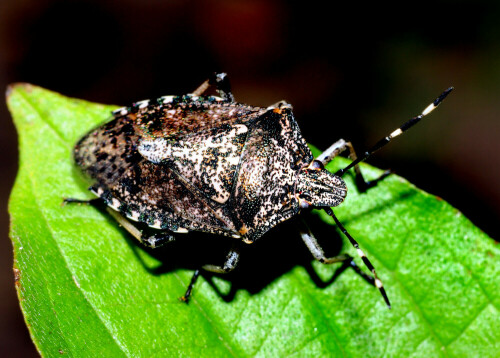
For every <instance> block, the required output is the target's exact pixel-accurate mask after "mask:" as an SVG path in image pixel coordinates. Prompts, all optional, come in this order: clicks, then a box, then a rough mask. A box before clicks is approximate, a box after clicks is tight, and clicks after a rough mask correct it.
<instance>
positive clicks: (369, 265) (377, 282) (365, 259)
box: [324, 208, 391, 308]
mask: <svg viewBox="0 0 500 358" xmlns="http://www.w3.org/2000/svg"><path fill="white" fill-rule="evenodd" d="M324 210H325V212H326V213H327V214H328V215H330V216H331V217H332V218H333V220H334V221H335V224H336V225H337V227H338V228H339V229H340V231H342V233H343V234H344V235H345V236H347V238H348V239H349V241H350V243H351V244H352V246H354V248H355V249H356V252H357V253H358V255H359V257H360V258H361V260H363V263H364V264H365V266H366V267H367V268H368V270H370V271H371V273H372V274H373V277H374V279H375V286H376V287H377V288H378V289H379V291H380V293H381V294H382V297H383V298H384V301H385V303H386V304H387V306H388V307H389V308H391V303H390V302H389V298H388V297H387V293H386V292H385V289H384V285H383V284H382V281H381V280H380V279H379V278H378V275H377V272H376V271H375V267H373V265H372V263H371V262H370V260H368V257H366V255H365V253H364V252H363V251H362V250H361V249H360V248H359V244H358V242H357V241H356V240H354V238H353V237H352V236H351V234H349V233H348V232H347V230H346V228H345V227H344V225H342V223H341V222H340V221H339V219H337V217H336V216H335V214H334V213H333V210H332V209H331V208H324Z"/></svg>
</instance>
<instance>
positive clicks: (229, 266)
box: [203, 246, 240, 273]
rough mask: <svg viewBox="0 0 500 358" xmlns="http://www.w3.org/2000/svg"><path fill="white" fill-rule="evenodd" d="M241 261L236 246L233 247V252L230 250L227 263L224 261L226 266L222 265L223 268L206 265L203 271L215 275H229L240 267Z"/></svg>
mask: <svg viewBox="0 0 500 358" xmlns="http://www.w3.org/2000/svg"><path fill="white" fill-rule="evenodd" d="M239 260H240V251H239V250H238V248H237V247H236V246H233V247H232V248H231V250H229V252H228V254H227V256H226V261H224V264H222V266H218V265H204V266H203V269H204V270H206V271H210V272H215V273H229V272H231V271H233V270H234V269H235V267H236V266H237V265H238V262H239Z"/></svg>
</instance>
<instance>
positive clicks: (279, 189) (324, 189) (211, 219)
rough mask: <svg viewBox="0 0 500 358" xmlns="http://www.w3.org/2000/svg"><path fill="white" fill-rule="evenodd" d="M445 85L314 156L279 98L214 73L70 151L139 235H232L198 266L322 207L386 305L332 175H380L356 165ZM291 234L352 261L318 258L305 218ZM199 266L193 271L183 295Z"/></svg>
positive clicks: (151, 240) (125, 114)
mask: <svg viewBox="0 0 500 358" xmlns="http://www.w3.org/2000/svg"><path fill="white" fill-rule="evenodd" d="M209 85H215V86H216V89H217V91H218V93H219V95H220V97H216V96H201V94H202V93H203V92H205V90H206V89H207V88H208V87H209ZM449 91H450V90H448V91H447V92H445V93H444V94H443V95H441V96H440V97H439V98H438V99H437V100H436V101H435V102H434V103H433V104H432V105H431V106H429V107H428V108H427V109H426V110H425V111H424V112H423V113H422V114H421V115H420V116H418V117H415V118H414V119H412V120H411V121H413V122H411V121H409V122H407V123H405V124H404V125H403V126H402V127H401V128H399V129H397V130H396V131H394V132H393V133H392V134H391V135H390V136H388V137H386V138H384V139H383V140H382V141H380V142H379V143H378V144H377V145H376V146H375V147H374V148H373V150H371V151H370V152H367V153H365V155H364V156H362V157H360V158H359V159H356V156H355V153H354V151H353V149H352V145H351V144H350V143H349V142H346V141H344V140H339V141H337V142H336V143H334V144H333V145H332V146H331V147H330V148H329V149H327V150H326V151H325V152H324V153H323V154H321V155H320V156H319V157H318V158H316V159H314V158H313V155H312V153H311V151H310V150H309V148H308V146H307V144H306V141H305V140H304V138H303V137H302V135H301V133H300V129H299V127H298V125H297V122H296V121H295V119H294V117H293V114H292V107H291V106H290V105H289V104H288V103H286V102H279V103H277V104H275V105H272V106H269V107H267V108H261V107H253V106H249V105H245V104H241V103H236V102H234V98H233V95H232V94H231V92H230V89H229V82H228V80H227V77H226V75H225V74H223V73H222V74H215V75H214V77H213V78H212V79H211V80H210V81H206V82H205V83H204V84H202V86H200V87H199V88H198V89H197V90H196V91H194V92H193V93H192V94H187V95H183V96H166V97H161V98H158V99H156V100H152V101H141V102H137V103H134V104H133V105H132V106H130V107H124V108H120V109H118V110H116V111H114V112H113V119H112V120H111V121H110V122H108V123H106V124H104V125H103V126H101V127H99V128H97V129H95V130H93V131H91V132H90V133H88V134H87V135H86V136H84V137H83V138H82V139H81V140H80V141H79V142H78V143H77V145H76V147H75V149H74V157H75V161H76V163H77V164H78V165H79V166H80V167H81V168H82V169H83V171H84V172H85V173H86V174H88V176H89V177H90V178H91V179H92V180H93V182H94V184H93V185H92V186H91V187H90V190H91V191H92V192H93V193H94V194H96V195H97V196H98V197H99V198H100V199H102V200H103V201H104V202H105V203H106V204H107V206H108V207H109V208H110V209H112V210H109V211H110V213H111V214H112V215H113V216H114V217H115V218H116V219H117V220H118V221H119V222H120V223H121V224H122V225H123V226H124V227H125V228H126V229H127V230H128V231H129V232H130V233H131V234H132V235H134V236H135V237H136V238H137V239H139V240H140V241H141V242H142V243H143V244H145V245H147V246H150V247H157V246H160V245H162V244H164V243H165V242H168V241H172V240H174V238H175V237H176V236H178V234H182V233H187V232H190V231H202V232H207V233H212V234H220V235H225V236H229V237H233V238H234V239H235V245H234V246H233V248H232V249H231V250H230V252H229V253H228V255H227V258H226V262H225V263H224V264H223V265H222V266H215V265H206V266H204V267H203V268H204V269H205V270H209V271H213V272H228V271H231V270H232V269H233V268H234V267H235V266H236V265H237V262H238V259H239V249H238V243H241V242H244V243H247V244H249V243H252V242H254V241H255V240H257V239H258V238H260V237H261V236H262V235H263V234H264V233H266V232H267V231H268V230H270V229H271V228H272V227H274V226H276V225H277V224H278V223H280V222H283V221H285V220H287V219H289V218H291V217H292V216H295V215H297V214H298V213H299V212H300V211H301V210H303V209H307V208H309V207H322V208H325V210H326V211H327V213H328V214H330V215H331V216H332V217H333V218H334V219H335V221H336V222H337V225H338V226H339V227H340V228H341V230H342V231H343V232H344V233H345V234H346V235H347V237H348V238H349V240H350V241H351V242H352V243H353V245H354V246H355V247H356V249H357V251H358V254H359V255H360V256H361V258H362V259H363V261H364V262H365V264H366V265H367V266H368V268H369V269H370V271H372V273H373V275H374V278H373V279H372V282H373V283H374V284H375V285H376V286H377V287H378V288H379V289H380V291H381V293H382V295H383V297H384V299H385V300H386V302H387V304H388V305H389V301H388V299H387V295H386V294H385V291H384V288H383V286H382V282H381V281H380V280H379V279H378V277H377V275H376V272H375V269H374V268H373V266H372V265H371V263H370V262H369V260H368V259H367V258H366V256H365V255H364V253H363V252H362V251H361V250H360V249H359V246H358V244H357V243H356V241H355V240H354V239H353V238H352V237H351V236H350V235H349V234H348V233H347V231H346V230H345V229H344V228H343V226H342V225H341V224H340V222H338V220H337V218H336V217H335V216H334V215H333V211H332V210H331V209H330V207H332V206H338V205H339V204H340V203H342V201H343V200H344V198H345V197H346V194H347V187H346V184H345V182H344V181H343V180H342V179H341V175H342V174H343V173H344V172H345V171H346V170H347V169H349V168H351V167H353V166H354V167H355V170H356V174H357V183H358V184H359V185H360V186H361V188H362V189H367V188H369V187H370V186H373V185H374V184H375V183H376V182H377V181H379V180H381V179H382V178H383V177H385V176H387V175H388V174H389V173H388V172H386V173H384V174H383V175H382V176H381V177H380V178H378V179H376V180H374V181H372V182H365V181H364V179H363V177H362V175H361V172H360V170H359V167H358V166H357V164H358V163H359V162H360V161H361V160H364V159H366V158H367V157H368V156H369V155H370V154H371V153H373V152H374V151H375V150H377V149H379V148H380V147H381V146H383V145H385V144H386V143H388V142H389V141H390V140H391V139H392V138H393V137H395V136H397V135H399V134H400V133H402V132H403V131H404V130H406V129H408V128H409V127H410V126H411V125H413V124H414V122H415V123H416V121H418V120H419V119H420V118H422V117H423V116H424V115H425V114H427V113H429V112H430V111H431V110H432V109H433V108H435V107H436V106H437V105H438V104H439V102H440V101H441V100H442V99H443V98H444V97H445V96H446V95H447V93H448V92H449ZM410 122H411V123H410ZM409 123H410V124H409ZM346 149H347V150H349V151H350V155H351V158H352V159H356V160H355V161H354V162H353V163H352V164H351V165H349V167H347V168H345V169H343V170H342V171H340V172H339V173H337V175H334V174H331V173H330V172H328V171H326V170H325V169H324V165H325V164H326V163H328V162H329V161H331V160H332V158H333V157H335V156H336V155H337V154H339V153H340V152H342V151H344V150H346ZM67 201H73V202H74V201H78V200H75V199H67ZM134 222H140V223H145V224H147V225H148V226H149V227H150V228H152V229H156V230H157V234H154V235H146V234H145V233H143V232H142V231H141V230H139V229H138V228H137V227H136V225H134ZM300 234H301V236H302V238H303V240H304V242H305V244H306V245H307V247H308V248H309V250H310V251H311V253H312V254H313V256H314V257H315V258H316V259H318V260H320V261H321V262H323V263H333V262H339V261H345V260H351V262H352V258H351V257H350V256H348V255H341V256H338V257H331V258H329V257H326V256H325V254H324V252H323V250H322V248H321V247H320V246H319V244H318V243H317V241H316V239H315V238H314V236H313V235H312V233H311V231H310V230H309V229H308V228H307V226H305V225H304V226H302V227H301V229H300ZM353 265H354V263H353ZM198 275H199V270H198V271H196V273H195V275H194V277H193V280H192V281H191V284H190V286H189V288H188V291H187V292H186V295H185V296H184V300H186V301H187V299H188V298H189V295H190V293H191V289H192V286H193V284H194V282H195V280H196V278H197V277H198Z"/></svg>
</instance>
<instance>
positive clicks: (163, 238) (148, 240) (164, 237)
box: [106, 207, 175, 249]
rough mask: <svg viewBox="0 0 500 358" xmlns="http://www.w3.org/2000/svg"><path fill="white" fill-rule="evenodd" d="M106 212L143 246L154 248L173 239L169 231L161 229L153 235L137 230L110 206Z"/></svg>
mask: <svg viewBox="0 0 500 358" xmlns="http://www.w3.org/2000/svg"><path fill="white" fill-rule="evenodd" d="M106 210H107V211H108V213H109V214H110V215H111V216H112V217H113V218H114V219H115V220H116V221H117V222H118V224H120V225H121V226H122V227H123V228H124V229H125V230H127V231H128V232H129V233H130V234H131V235H132V236H133V237H135V238H136V239H137V240H139V242H140V243H141V244H143V245H144V246H147V247H150V248H152V249H155V248H157V247H160V246H163V245H165V244H166V243H167V242H172V241H174V240H175V236H174V235H172V234H171V233H170V232H169V231H167V230H163V231H160V232H158V233H155V234H153V235H148V234H147V233H145V232H144V231H142V230H139V229H138V228H137V227H136V226H135V225H134V224H133V223H131V222H130V221H129V220H127V219H126V218H125V217H123V216H122V215H121V214H120V213H118V212H117V211H114V210H113V209H111V208H108V207H107V208H106Z"/></svg>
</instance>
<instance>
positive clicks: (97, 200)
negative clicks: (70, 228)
mask: <svg viewBox="0 0 500 358" xmlns="http://www.w3.org/2000/svg"><path fill="white" fill-rule="evenodd" d="M66 204H88V205H99V204H102V200H101V198H94V199H89V200H82V199H75V198H63V202H62V205H66Z"/></svg>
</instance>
